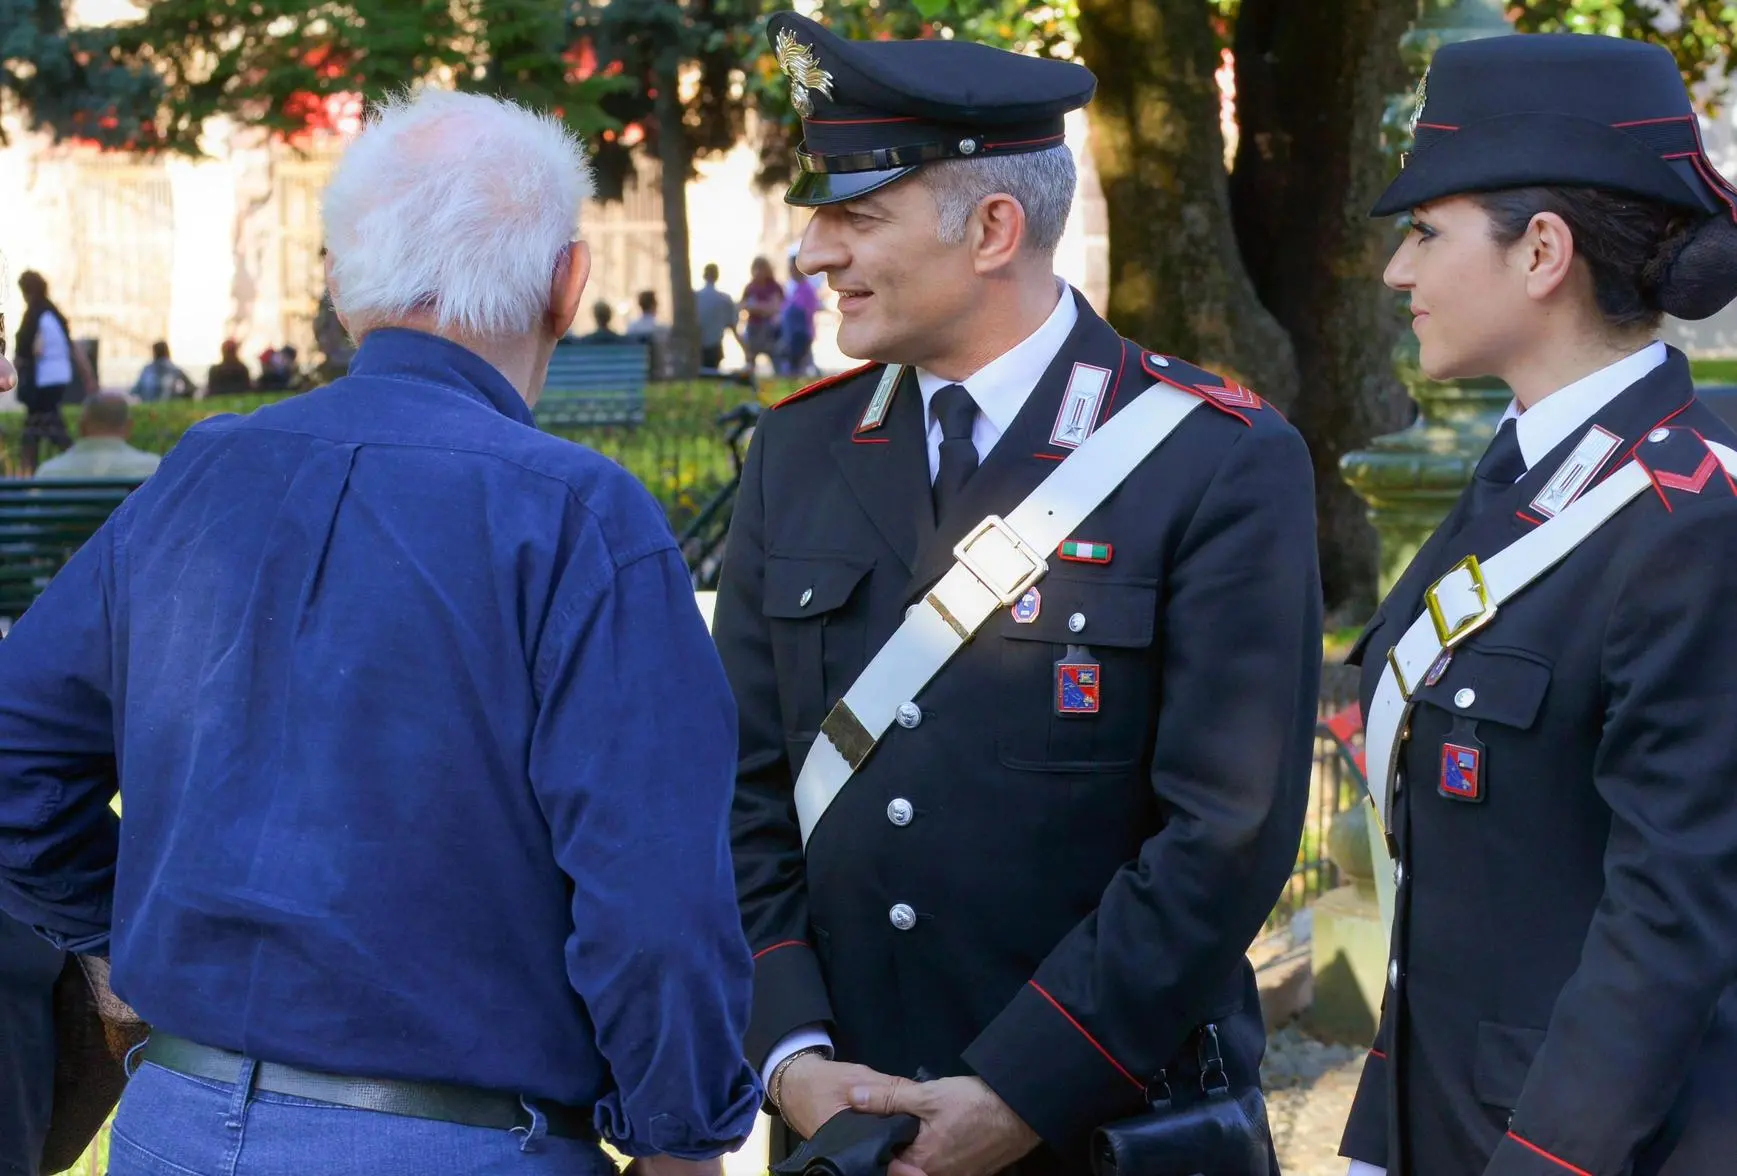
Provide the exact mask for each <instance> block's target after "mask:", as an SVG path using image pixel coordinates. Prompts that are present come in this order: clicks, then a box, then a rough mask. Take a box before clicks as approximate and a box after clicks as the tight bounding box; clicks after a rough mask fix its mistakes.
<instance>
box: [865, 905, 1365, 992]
mask: <svg viewBox="0 0 1737 1176" xmlns="http://www.w3.org/2000/svg"><path fill="white" fill-rule="evenodd" d="M898 909H899V908H898V907H894V908H893V910H895V911H896V910H898ZM905 909H907V910H909V909H910V908H909V907H907V908H905ZM915 917H916V916H914V915H913V916H912V918H915ZM1387 986H1388V987H1389V988H1394V989H1397V988H1398V987H1399V961H1398V960H1390V961H1388V964H1387Z"/></svg>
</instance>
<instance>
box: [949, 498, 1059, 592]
mask: <svg viewBox="0 0 1737 1176" xmlns="http://www.w3.org/2000/svg"><path fill="white" fill-rule="evenodd" d="M979 544H983V545H984V546H982V547H979ZM953 558H954V559H956V560H958V561H959V563H960V565H961V566H962V567H963V568H964V569H965V570H966V571H968V572H970V573H971V574H972V575H973V576H976V577H977V582H978V583H980V584H982V585H983V587H985V588H986V589H988V590H989V594H990V595H991V596H993V597H995V599H997V600H999V601H1000V602H1001V603H1002V604H1003V605H1011V604H1012V603H1013V602H1014V601H1016V600H1018V599H1019V598H1020V597H1021V596H1024V595H1025V593H1026V590H1027V589H1029V588H1030V587H1031V586H1032V585H1033V584H1035V583H1037V582H1038V581H1039V580H1041V579H1043V577H1044V573H1046V572H1048V571H1049V562H1048V561H1047V560H1045V559H1044V557H1043V556H1042V555H1040V554H1038V552H1037V550H1036V548H1034V547H1032V546H1031V545H1030V544H1029V543H1027V542H1026V541H1025V540H1023V539H1021V538H1020V537H1019V535H1018V534H1017V533H1016V532H1015V531H1014V529H1013V528H1012V527H1010V526H1008V525H1007V523H1006V522H1005V521H1003V519H1002V518H1001V516H1000V515H990V516H989V517H988V518H986V519H984V520H983V521H982V522H981V523H978V524H977V525H976V526H975V527H973V528H971V532H970V533H969V534H968V535H966V536H965V538H963V539H961V540H959V543H958V545H957V546H955V547H954V548H953ZM991 564H994V565H995V566H993V567H992V566H990V565H991Z"/></svg>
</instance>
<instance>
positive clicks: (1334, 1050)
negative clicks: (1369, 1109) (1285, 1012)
mask: <svg viewBox="0 0 1737 1176" xmlns="http://www.w3.org/2000/svg"><path fill="white" fill-rule="evenodd" d="M1363 1054H1364V1051H1363V1050H1361V1049H1354V1048H1351V1047H1349V1046H1342V1045H1323V1044H1321V1043H1320V1042H1318V1041H1315V1040H1313V1039H1312V1038H1309V1037H1307V1036H1305V1035H1304V1034H1303V1033H1302V1032H1301V1031H1300V1030H1298V1029H1297V1028H1296V1027H1295V1026H1287V1027H1285V1028H1283V1029H1280V1030H1279V1031H1278V1032H1276V1033H1274V1034H1273V1035H1272V1036H1271V1037H1269V1038H1268V1039H1267V1056H1266V1060H1265V1061H1264V1062H1263V1063H1262V1064H1261V1076H1262V1079H1263V1081H1264V1084H1265V1086H1266V1091H1267V1116H1268V1118H1269V1121H1270V1122H1271V1124H1272V1129H1273V1143H1274V1144H1275V1145H1277V1147H1278V1151H1279V1166H1280V1167H1281V1168H1282V1169H1283V1171H1284V1176H1345V1169H1346V1167H1347V1166H1348V1165H1347V1164H1346V1162H1345V1161H1344V1160H1343V1159H1341V1158H1339V1136H1340V1134H1341V1133H1342V1132H1343V1131H1344V1129H1345V1116H1346V1115H1347V1114H1348V1113H1349V1112H1350V1110H1351V1099H1352V1096H1353V1095H1355V1094H1356V1093H1357V1078H1358V1075H1360V1074H1361V1073H1362V1072H1363Z"/></svg>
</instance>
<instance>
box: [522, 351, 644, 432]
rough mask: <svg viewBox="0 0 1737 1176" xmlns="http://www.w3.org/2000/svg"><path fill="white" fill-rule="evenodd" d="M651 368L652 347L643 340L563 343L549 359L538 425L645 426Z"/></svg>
mask: <svg viewBox="0 0 1737 1176" xmlns="http://www.w3.org/2000/svg"><path fill="white" fill-rule="evenodd" d="M650 369H651V348H650V347H649V346H648V345H647V344H646V343H644V342H642V341H639V340H635V339H628V340H624V341H623V342H620V343H580V342H578V341H576V340H573V339H563V340H561V341H560V342H559V343H557V344H556V345H555V354H554V355H553V356H551V357H550V359H549V376H548V379H546V380H545V381H544V382H543V395H542V397H541V398H540V399H539V400H538V401H537V408H536V416H537V424H538V426H539V427H541V428H545V429H546V428H550V427H561V428H580V427H594V426H604V425H642V424H644V423H645V382H646V379H647V377H648V376H649V374H650Z"/></svg>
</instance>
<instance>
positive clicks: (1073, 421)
mask: <svg viewBox="0 0 1737 1176" xmlns="http://www.w3.org/2000/svg"><path fill="white" fill-rule="evenodd" d="M1110 375H1111V373H1110V369H1109V368H1101V367H1093V366H1092V365H1091V364H1089V363H1076V364H1074V374H1073V375H1072V376H1070V377H1069V378H1068V390H1067V394H1066V395H1065V396H1063V397H1062V402H1061V411H1060V412H1058V413H1056V418H1055V427H1054V428H1052V429H1051V430H1050V432H1049V443H1050V444H1051V445H1059V446H1061V447H1062V448H1063V449H1078V448H1079V447H1080V446H1081V445H1083V444H1084V443H1085V440H1086V438H1087V437H1090V436H1091V435H1092V430H1093V429H1095V428H1097V426H1098V409H1099V407H1100V406H1102V404H1103V403H1104V393H1105V392H1107V391H1108V390H1109V387H1110Z"/></svg>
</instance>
